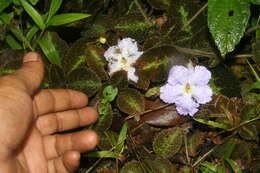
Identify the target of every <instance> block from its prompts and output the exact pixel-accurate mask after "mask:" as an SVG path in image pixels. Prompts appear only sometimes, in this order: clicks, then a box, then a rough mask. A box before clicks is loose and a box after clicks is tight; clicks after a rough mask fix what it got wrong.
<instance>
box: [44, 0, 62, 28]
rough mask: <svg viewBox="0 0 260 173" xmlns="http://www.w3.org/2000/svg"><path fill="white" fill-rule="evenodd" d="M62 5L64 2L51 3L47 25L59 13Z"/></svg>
mask: <svg viewBox="0 0 260 173" xmlns="http://www.w3.org/2000/svg"><path fill="white" fill-rule="evenodd" d="M61 4H62V0H52V1H51V5H50V10H49V11H48V17H47V20H46V23H48V22H49V21H50V19H51V18H52V16H53V15H54V14H55V13H56V12H57V11H58V9H59V8H60V6H61Z"/></svg>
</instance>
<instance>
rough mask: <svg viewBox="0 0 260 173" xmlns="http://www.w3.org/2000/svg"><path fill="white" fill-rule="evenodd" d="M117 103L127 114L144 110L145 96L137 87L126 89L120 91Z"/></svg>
mask: <svg viewBox="0 0 260 173" xmlns="http://www.w3.org/2000/svg"><path fill="white" fill-rule="evenodd" d="M116 103H117V106H118V108H119V109H120V110H121V111H122V112H124V113H127V114H136V113H140V112H143V111H144V96H143V95H142V94H141V93H140V92H139V91H137V90H135V89H124V90H122V91H121V92H119V94H118V96H117V100H116Z"/></svg>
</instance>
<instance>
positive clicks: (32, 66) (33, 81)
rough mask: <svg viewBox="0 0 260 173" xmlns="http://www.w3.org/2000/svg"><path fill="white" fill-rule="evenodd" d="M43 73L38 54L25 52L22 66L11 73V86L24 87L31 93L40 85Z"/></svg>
mask: <svg viewBox="0 0 260 173" xmlns="http://www.w3.org/2000/svg"><path fill="white" fill-rule="evenodd" d="M43 75H44V64H43V61H42V59H41V57H40V55H39V54H37V53H36V52H30V53H27V54H25V56H24V58H23V65H22V67H21V68H20V69H19V70H17V71H16V72H15V73H13V74H12V75H11V76H12V77H11V78H9V79H10V80H12V78H13V80H14V81H13V86H14V87H20V88H21V89H24V90H25V91H26V92H27V93H28V94H29V95H32V94H33V93H34V92H35V91H36V90H37V89H38V88H39V86H40V85H41V82H42V79H43Z"/></svg>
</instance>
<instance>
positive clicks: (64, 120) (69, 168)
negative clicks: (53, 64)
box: [0, 52, 99, 173]
mask: <svg viewBox="0 0 260 173" xmlns="http://www.w3.org/2000/svg"><path fill="white" fill-rule="evenodd" d="M43 74H44V65H43V62H42V59H41V57H40V56H39V55H38V54H37V53H35V52H30V53H28V54H26V55H25V57H24V63H23V66H22V67H21V68H20V69H19V70H17V72H15V73H13V74H11V75H7V76H3V77H1V78H0V103H1V104H0V119H1V121H0V144H1V147H0V172H5V173H36V172H37V173H72V172H73V171H75V169H76V168H77V167H78V165H79V160H80V152H85V151H89V150H91V149H93V148H95V146H96V145H97V143H98V141H99V138H98V136H97V134H96V133H95V132H94V131H90V130H85V131H80V132H75V133H66V134H56V132H62V131H66V130H71V129H74V128H78V127H82V126H86V125H89V124H91V123H93V122H95V121H96V120H97V118H98V115H97V112H96V110H95V109H93V108H92V107H87V106H86V105H87V104H88V98H87V96H86V95H85V94H83V93H81V92H78V91H74V90H69V89H67V90H65V89H46V90H40V91H39V90H38V88H39V86H40V84H41V81H42V79H43Z"/></svg>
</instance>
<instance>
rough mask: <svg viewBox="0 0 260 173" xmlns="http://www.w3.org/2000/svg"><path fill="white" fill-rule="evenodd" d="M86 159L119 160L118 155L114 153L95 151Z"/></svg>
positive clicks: (87, 155)
mask: <svg viewBox="0 0 260 173" xmlns="http://www.w3.org/2000/svg"><path fill="white" fill-rule="evenodd" d="M84 156H86V157H97V158H115V159H116V158H117V156H118V154H117V153H115V152H112V151H94V152H90V153H87V154H85V155H84Z"/></svg>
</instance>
